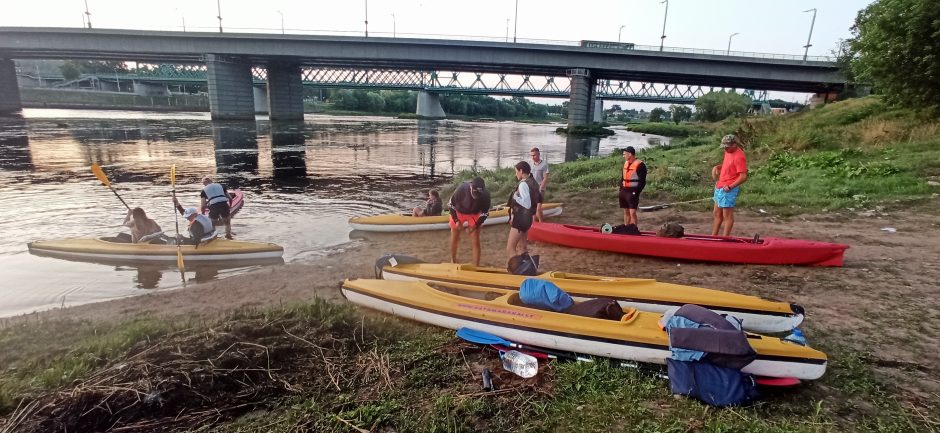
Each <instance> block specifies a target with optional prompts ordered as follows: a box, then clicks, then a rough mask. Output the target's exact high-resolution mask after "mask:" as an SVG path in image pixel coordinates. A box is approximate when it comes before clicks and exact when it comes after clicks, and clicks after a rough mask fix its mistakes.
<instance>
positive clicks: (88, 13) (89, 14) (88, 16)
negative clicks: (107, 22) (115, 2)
mask: <svg viewBox="0 0 940 433" xmlns="http://www.w3.org/2000/svg"><path fill="white" fill-rule="evenodd" d="M85 16H86V17H87V18H88V19H87V20H85V23H86V24H88V28H89V29H90V28H91V12H89V11H88V0H85Z"/></svg>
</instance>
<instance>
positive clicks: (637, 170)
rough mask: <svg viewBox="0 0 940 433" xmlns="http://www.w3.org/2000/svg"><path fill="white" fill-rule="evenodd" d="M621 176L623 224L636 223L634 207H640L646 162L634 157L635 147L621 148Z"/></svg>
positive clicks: (644, 186) (644, 185)
mask: <svg viewBox="0 0 940 433" xmlns="http://www.w3.org/2000/svg"><path fill="white" fill-rule="evenodd" d="M623 159H624V161H623V176H622V177H621V178H620V208H621V209H623V224H624V225H630V224H634V225H636V223H637V218H636V209H637V208H638V207H640V193H641V192H643V188H646V164H644V163H643V161H641V160H639V159H636V149H634V148H633V146H627V147H626V148H625V149H623Z"/></svg>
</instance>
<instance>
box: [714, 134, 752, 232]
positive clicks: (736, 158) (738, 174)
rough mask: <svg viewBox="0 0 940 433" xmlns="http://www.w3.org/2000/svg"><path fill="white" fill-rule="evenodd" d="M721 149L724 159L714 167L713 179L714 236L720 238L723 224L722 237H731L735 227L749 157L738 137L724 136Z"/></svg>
mask: <svg viewBox="0 0 940 433" xmlns="http://www.w3.org/2000/svg"><path fill="white" fill-rule="evenodd" d="M721 149H722V150H724V159H723V160H722V161H721V165H716V166H714V167H712V179H714V180H715V181H716V182H715V193H714V195H713V197H712V198H713V200H714V201H715V207H714V209H713V215H714V217H715V220H714V222H713V223H712V236H718V233H719V231H721V226H722V224H724V231H721V234H722V236H731V228H732V227H734V205H735V204H736V203H737V200H738V194H739V193H740V192H741V184H742V183H744V182H745V181H746V180H747V157H745V156H744V151H743V150H741V141H740V140H739V139H738V137H737V136H736V135H731V134H729V135H726V136H724V137H723V138H722V139H721Z"/></svg>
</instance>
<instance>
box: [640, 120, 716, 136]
mask: <svg viewBox="0 0 940 433" xmlns="http://www.w3.org/2000/svg"><path fill="white" fill-rule="evenodd" d="M627 130H629V131H633V132H639V133H643V134H654V135H662V136H666V137H690V136H696V135H706V134H708V133H709V130H708V129H706V128H705V127H704V126H702V125H701V124H696V123H680V124H675V123H669V122H645V123H628V124H627Z"/></svg>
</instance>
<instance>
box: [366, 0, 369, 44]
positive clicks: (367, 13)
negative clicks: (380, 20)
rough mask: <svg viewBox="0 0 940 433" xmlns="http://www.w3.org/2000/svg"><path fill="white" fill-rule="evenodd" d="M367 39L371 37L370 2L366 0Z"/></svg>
mask: <svg viewBox="0 0 940 433" xmlns="http://www.w3.org/2000/svg"><path fill="white" fill-rule="evenodd" d="M366 37H367V38H368V37H369V0H366Z"/></svg>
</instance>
